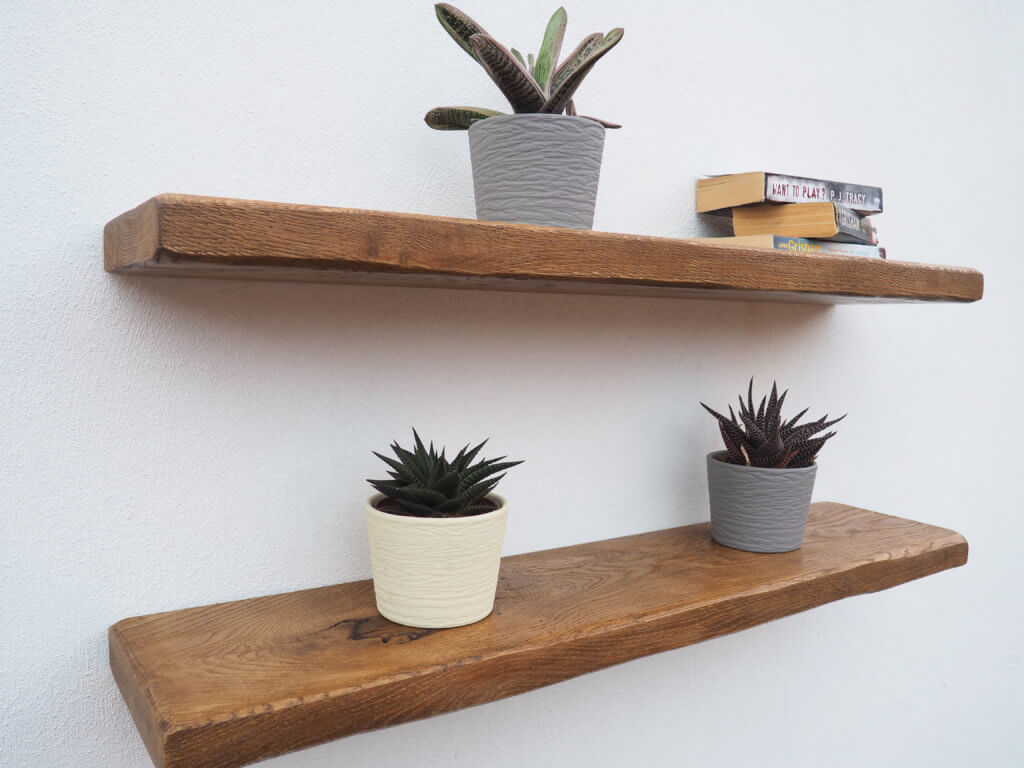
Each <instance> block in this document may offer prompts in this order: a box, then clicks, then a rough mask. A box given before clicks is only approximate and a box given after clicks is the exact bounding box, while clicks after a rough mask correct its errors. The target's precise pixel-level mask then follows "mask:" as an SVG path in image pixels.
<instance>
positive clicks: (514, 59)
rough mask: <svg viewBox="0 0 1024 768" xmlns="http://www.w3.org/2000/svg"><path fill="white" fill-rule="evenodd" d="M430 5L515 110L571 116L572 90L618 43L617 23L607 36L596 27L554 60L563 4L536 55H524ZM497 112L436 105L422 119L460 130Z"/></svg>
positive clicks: (461, 16)
mask: <svg viewBox="0 0 1024 768" xmlns="http://www.w3.org/2000/svg"><path fill="white" fill-rule="evenodd" d="M434 10H435V12H436V13H437V19H438V21H440V22H441V26H442V27H444V29H445V31H446V32H447V33H448V34H449V35H451V36H452V39H453V40H455V42H456V43H458V44H459V46H460V47H461V48H462V49H463V50H464V51H465V52H466V53H468V54H469V55H470V56H472V57H473V59H474V60H475V61H477V62H478V63H479V64H480V66H482V67H483V68H484V70H485V71H486V72H487V74H488V75H489V76H490V78H491V79H492V80H493V81H494V83H495V85H497V86H498V88H499V89H500V90H501V92H502V93H503V94H504V95H505V98H507V99H508V101H509V104H510V105H511V106H512V111H513V112H516V113H548V114H554V115H560V114H562V113H563V112H566V113H567V114H570V115H576V106H575V104H573V95H574V94H575V93H576V89H577V88H579V87H580V83H582V82H583V79H584V78H585V77H586V76H587V74H589V72H590V70H591V69H593V68H594V65H595V64H597V62H598V61H599V60H600V59H601V57H602V56H604V55H605V54H606V53H608V51H610V50H611V49H612V48H614V47H615V46H616V45H618V43H619V41H620V40H621V39H622V35H623V29H622V28H621V27H617V28H616V29H613V30H612V31H611V32H609V33H608V34H607V35H604V34H601V33H600V32H595V33H593V34H591V35H587V36H586V37H585V38H583V42H581V43H580V44H579V45H578V46H576V48H575V49H574V50H573V52H572V53H570V54H569V55H568V56H567V57H566V58H565V59H564V60H563V61H562V63H561V64H559V63H558V57H559V55H560V54H561V51H562V39H563V38H564V37H565V26H566V23H567V22H568V15H567V14H566V12H565V8H559V9H558V10H557V11H555V13H554V15H553V16H552V17H551V20H550V21H549V22H548V26H547V28H546V29H545V30H544V39H543V40H542V41H541V44H540V50H539V52H538V53H537V55H536V56H534V55H533V54H532V53H531V54H528V55H527V56H526V57H525V58H524V57H523V54H521V53H520V52H519V51H517V50H516V49H515V48H511V49H509V48H506V47H505V46H503V45H502V44H501V43H499V42H498V41H497V40H495V39H494V38H493V37H491V36H490V35H489V34H487V32H486V30H484V28H483V27H481V26H480V25H479V24H477V23H476V22H475V21H474V20H473V19H471V18H470V17H469V16H467V15H466V14H465V13H463V12H462V11H460V10H459V9H458V8H456V7H455V6H453V5H449V4H448V3H438V4H437V5H435V6H434ZM500 114H502V113H501V112H496V111H494V110H492V109H482V108H479V107H435V108H434V109H432V110H430V111H429V112H428V113H427V116H426V117H425V118H424V120H426V123H427V125H429V126H430V127H431V128H435V129H437V130H439V131H461V130H466V129H467V128H469V126H471V125H472V124H473V123H475V122H476V121H478V120H485V119H487V118H488V117H494V116H495V115H500ZM579 117H586V118H587V119H588V120H594V121H595V122H598V123H600V124H601V125H603V126H605V127H606V128H620V127H621V126H620V125H618V124H617V123H610V122H608V121H606V120H601V119H599V118H596V117H588V116H587V115H579Z"/></svg>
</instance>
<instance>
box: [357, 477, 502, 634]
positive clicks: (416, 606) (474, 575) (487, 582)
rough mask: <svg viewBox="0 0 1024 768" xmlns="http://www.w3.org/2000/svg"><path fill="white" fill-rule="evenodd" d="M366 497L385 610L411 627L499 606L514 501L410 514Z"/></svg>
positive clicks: (452, 621) (468, 619)
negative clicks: (474, 511)
mask: <svg viewBox="0 0 1024 768" xmlns="http://www.w3.org/2000/svg"><path fill="white" fill-rule="evenodd" d="M383 498H384V497H383V496H382V495H380V494H377V495H375V496H372V497H370V499H369V500H368V501H367V502H366V527H367V530H368V532H369V534H370V564H371V566H372V567H373V591H374V593H375V594H376V597H377V610H378V611H380V614H381V616H383V617H384V618H386V619H390V620H391V621H394V622H396V623H397V624H404V625H406V626H408V627H421V628H428V629H435V628H440V627H461V626H462V625H464V624H472V623H473V622H475V621H480V620H481V619H483V618H486V617H487V616H488V615H489V614H490V612H491V611H492V610H493V609H494V594H495V592H496V591H497V588H498V568H499V566H500V565H501V547H502V544H503V543H504V540H505V522H506V520H507V519H508V503H507V502H506V501H505V500H504V499H503V498H501V497H500V496H497V495H495V494H491V495H490V496H488V497H487V498H489V499H492V500H493V501H495V502H496V503H498V504H499V505H500V506H499V507H498V508H497V509H495V510H493V511H492V512H485V513H484V514H482V515H471V516H469V517H408V516H405V515H392V514H390V513H388V512H381V511H380V510H379V509H377V507H376V504H377V502H379V501H380V500H381V499H383Z"/></svg>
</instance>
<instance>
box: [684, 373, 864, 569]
mask: <svg viewBox="0 0 1024 768" xmlns="http://www.w3.org/2000/svg"><path fill="white" fill-rule="evenodd" d="M753 393H754V380H753V379H751V380H750V384H749V386H748V387H747V402H746V403H744V402H743V396H742V395H740V398H739V400H740V407H739V418H738V419H737V417H736V415H735V414H734V413H733V410H732V406H729V416H728V418H726V417H725V416H723V415H722V414H720V413H718V412H717V411H715V410H713V409H712V408H709V407H708V406H707V405H704V403H701V405H703V406H704V408H705V409H707V411H708V412H709V413H710V414H711V415H712V416H714V417H715V418H716V419H718V426H719V429H720V430H721V433H722V440H723V442H724V443H725V450H724V451H718V452H714V453H709V454H708V456H707V466H708V495H709V498H710V502H711V537H712V538H713V539H714V540H715V541H717V542H718V543H719V544H724V545H725V546H727V547H732V548H733V549H742V550H746V551H748V552H790V551H792V550H794V549H799V548H800V545H801V544H802V543H803V539H804V529H805V528H806V526H807V513H808V510H809V508H810V505H811V491H812V490H813V489H814V476H815V473H816V472H817V469H818V466H817V464H816V463H815V460H816V459H817V457H818V452H819V451H820V450H821V447H822V446H823V445H824V444H825V443H826V441H828V439H829V438H831V437H834V436H835V432H829V433H827V434H824V435H821V436H820V437H816V435H818V434H819V433H820V432H822V431H823V430H825V429H828V428H829V427H830V426H832V425H833V424H835V423H837V422H839V421H841V420H842V419H844V418H846V416H845V414H844V415H843V416H840V417H839V418H838V419H833V420H832V421H829V420H828V415H827V414H826V415H825V416H823V417H822V418H820V419H818V420H817V421H812V422H809V423H806V424H798V423H797V422H798V421H799V420H800V418H801V417H802V416H803V415H804V414H805V413H807V410H808V409H806V408H805V409H804V410H802V411H800V413H798V414H797V415H796V416H794V417H793V418H792V419H789V420H788V421H783V420H782V403H783V401H784V400H785V399H786V392H783V393H782V395H779V394H778V388H777V387H776V385H775V383H774V382H773V383H772V391H771V394H770V395H768V396H767V397H764V398H762V399H761V403H760V405H758V407H757V408H756V409H755V408H754V397H753Z"/></svg>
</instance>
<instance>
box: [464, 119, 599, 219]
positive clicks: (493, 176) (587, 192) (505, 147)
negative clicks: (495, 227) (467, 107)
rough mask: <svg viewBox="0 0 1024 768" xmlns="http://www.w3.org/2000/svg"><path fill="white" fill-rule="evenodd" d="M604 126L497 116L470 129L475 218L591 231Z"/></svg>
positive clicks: (581, 120) (569, 120)
mask: <svg viewBox="0 0 1024 768" xmlns="http://www.w3.org/2000/svg"><path fill="white" fill-rule="evenodd" d="M603 153H604V126H603V125H601V124H600V123H597V122H595V121H593V120H588V119H586V118H583V117H575V116H571V115H538V114H521V115H497V116H496V117H489V118H487V119H486V120H478V121H477V122H475V123H473V124H472V125H471V126H469V155H470V158H471V160H472V162H473V191H474V194H475V196H476V217H477V218H478V219H484V220H487V221H512V222H518V223H520V224H540V225H543V226H547V227H572V228H574V229H590V228H591V227H593V226H594V205H595V202H596V201H597V183H598V180H599V179H600V176H601V157H602V155H603Z"/></svg>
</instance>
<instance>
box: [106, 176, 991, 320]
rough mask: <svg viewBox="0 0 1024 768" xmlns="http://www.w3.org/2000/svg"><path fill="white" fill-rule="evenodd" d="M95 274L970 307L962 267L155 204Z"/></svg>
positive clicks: (216, 205) (124, 221)
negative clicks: (944, 303) (932, 303)
mask: <svg viewBox="0 0 1024 768" xmlns="http://www.w3.org/2000/svg"><path fill="white" fill-rule="evenodd" d="M103 240H104V262H105V266H106V268H107V270H108V271H110V272H123V273H132V274H135V273H137V274H153V275H173V276H180V277H221V278H243V279H258V280H297V281H333V282H342V283H357V284H372V285H399V286H413V287H415V286H425V287H442V288H483V289H490V290H511V291H546V292H555V293H604V294H616V295H619V294H621V295H632V294H636V295H643V296H692V297H698V298H712V297H714V298H734V299H735V298H739V299H754V300H782V301H812V302H823V303H841V302H850V301H958V302H968V301H977V300H978V299H980V298H981V296H982V291H983V277H982V275H981V273H980V272H977V271H976V270H973V269H969V268H966V267H945V266H935V265H931V264H919V263H914V262H901V261H885V260H882V259H866V258H859V257H851V256H825V255H820V254H806V253H795V252H790V251H775V250H768V249H761V248H745V247H740V246H725V245H711V244H708V243H702V242H695V241H692V240H680V239H673V238H666V237H646V236H642V235H625V234H614V233H608V232H589V231H583V230H574V229H554V228H548V227H532V226H525V225H521V224H503V223H496V222H485V221H475V220H469V219H450V218H441V217H437V216H421V215H415V214H406V213H384V212H380V211H361V210H353V209H346V208H324V207H317V206H312V205H290V204H284V203H265V202H255V201H248V200H229V199H223V198H214V197H196V196H190V195H160V196H158V197H154V198H152V199H151V200H149V201H147V202H146V203H143V204H142V205H141V206H139V207H138V208H136V209H134V210H132V211H129V212H127V213H124V214H122V215H121V216H118V217H117V218H116V219H114V220H113V221H111V222H110V223H108V224H107V226H106V228H105V230H104V238H103Z"/></svg>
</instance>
